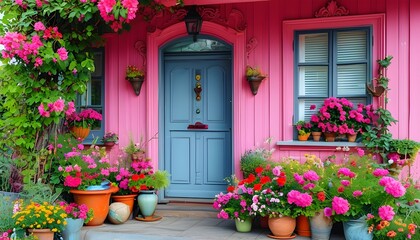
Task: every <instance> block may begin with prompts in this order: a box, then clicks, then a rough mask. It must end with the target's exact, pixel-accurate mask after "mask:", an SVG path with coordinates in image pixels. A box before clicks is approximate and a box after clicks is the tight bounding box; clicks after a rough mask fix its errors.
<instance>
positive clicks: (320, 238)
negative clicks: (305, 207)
mask: <svg viewBox="0 0 420 240" xmlns="http://www.w3.org/2000/svg"><path fill="white" fill-rule="evenodd" d="M309 222H310V225H311V234H312V239H313V240H329V239H330V234H331V229H332V227H333V223H332V220H331V218H328V217H326V216H325V215H324V211H322V210H321V211H319V212H317V213H315V216H313V217H311V218H310V219H309Z"/></svg>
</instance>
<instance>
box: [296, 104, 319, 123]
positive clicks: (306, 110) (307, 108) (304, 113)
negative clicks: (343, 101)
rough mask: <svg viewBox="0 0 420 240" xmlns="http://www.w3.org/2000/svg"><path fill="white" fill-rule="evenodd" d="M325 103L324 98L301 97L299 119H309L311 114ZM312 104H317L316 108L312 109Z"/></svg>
mask: <svg viewBox="0 0 420 240" xmlns="http://www.w3.org/2000/svg"><path fill="white" fill-rule="evenodd" d="M323 103H324V99H323V98H322V99H300V100H299V116H301V117H300V119H298V121H299V120H304V121H309V120H311V116H312V115H313V114H315V113H317V111H318V109H319V107H320V106H321V105H322V104H323ZM311 105H315V106H316V108H315V109H313V110H311Z"/></svg>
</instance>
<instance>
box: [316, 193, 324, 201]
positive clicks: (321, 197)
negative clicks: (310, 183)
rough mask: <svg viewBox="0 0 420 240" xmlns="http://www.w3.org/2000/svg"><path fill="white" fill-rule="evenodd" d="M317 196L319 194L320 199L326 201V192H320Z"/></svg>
mask: <svg viewBox="0 0 420 240" xmlns="http://www.w3.org/2000/svg"><path fill="white" fill-rule="evenodd" d="M316 196H317V198H318V200H319V201H321V202H323V201H325V193H324V192H319V193H318V194H317V195H316Z"/></svg>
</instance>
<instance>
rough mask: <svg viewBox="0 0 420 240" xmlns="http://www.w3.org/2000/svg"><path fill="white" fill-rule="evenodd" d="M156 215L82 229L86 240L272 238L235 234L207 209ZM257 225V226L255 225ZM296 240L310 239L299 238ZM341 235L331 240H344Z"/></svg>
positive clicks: (161, 210) (162, 210)
mask: <svg viewBox="0 0 420 240" xmlns="http://www.w3.org/2000/svg"><path fill="white" fill-rule="evenodd" d="M155 215H157V216H162V217H163V218H162V219H161V220H159V221H156V222H142V221H137V220H129V221H127V222H126V223H124V224H121V225H113V224H109V223H105V224H103V225H101V226H97V227H83V229H82V239H84V240H138V239H145V240H149V239H150V240H172V239H194V240H199V239H203V240H207V239H208V240H211V239H217V240H222V239H266V240H267V239H270V238H268V237H267V235H268V234H270V231H269V230H268V229H262V228H259V227H256V226H253V229H252V231H251V232H250V233H239V232H236V231H235V223H234V221H233V220H221V219H218V218H217V217H216V212H214V211H212V210H210V209H209V208H208V206H205V207H200V206H190V205H188V206H187V207H186V206H175V207H173V206H169V207H168V206H165V205H162V206H159V207H158V210H157V211H156V214H155ZM254 225H255V224H254ZM295 239H296V240H309V239H310V238H306V237H300V236H296V238H295ZM341 239H344V237H342V236H341V234H340V235H333V236H331V240H341Z"/></svg>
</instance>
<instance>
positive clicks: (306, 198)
mask: <svg viewBox="0 0 420 240" xmlns="http://www.w3.org/2000/svg"><path fill="white" fill-rule="evenodd" d="M287 202H288V203H289V204H293V203H294V204H295V205H296V206H299V207H308V206H310V205H311V204H312V197H311V195H309V194H308V193H300V192H299V191H296V190H292V191H290V192H289V193H288V194H287Z"/></svg>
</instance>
